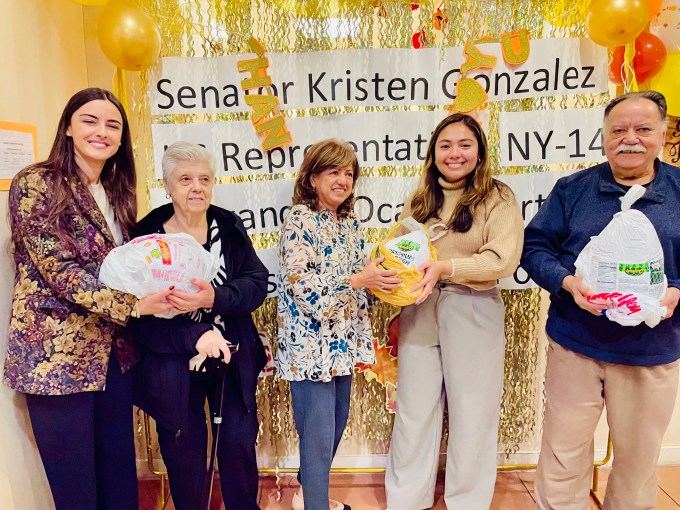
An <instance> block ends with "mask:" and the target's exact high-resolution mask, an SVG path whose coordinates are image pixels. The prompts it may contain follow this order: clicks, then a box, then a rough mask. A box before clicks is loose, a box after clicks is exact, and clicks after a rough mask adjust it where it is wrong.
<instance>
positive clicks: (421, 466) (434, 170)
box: [385, 113, 523, 510]
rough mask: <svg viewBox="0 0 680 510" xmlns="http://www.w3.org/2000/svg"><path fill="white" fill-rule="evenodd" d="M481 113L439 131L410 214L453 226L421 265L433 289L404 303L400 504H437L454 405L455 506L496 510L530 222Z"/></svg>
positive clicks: (396, 485) (397, 451) (395, 507)
mask: <svg viewBox="0 0 680 510" xmlns="http://www.w3.org/2000/svg"><path fill="white" fill-rule="evenodd" d="M487 152H488V151H487V142H486V137H485V135H484V132H483V131H482V129H481V127H480V125H479V124H478V123H477V121H476V120H475V119H473V118H472V117H470V116H468V115H463V114H459V113H456V114H453V115H450V116H449V117H447V118H445V119H444V120H443V121H442V122H440V124H439V125H438V126H437V127H436V129H435V130H434V132H433V134H432V138H431V139H430V142H429V145H428V151H427V157H426V160H425V164H424V166H423V175H422V178H421V180H420V184H419V185H418V188H417V189H416V191H415V193H414V194H413V195H412V196H411V197H410V198H409V200H407V201H406V206H405V208H404V212H403V214H402V216H403V217H406V216H413V217H414V218H415V219H416V220H418V221H420V222H421V223H424V224H426V225H428V226H431V225H434V224H437V223H443V224H445V225H446V227H445V228H446V230H445V233H444V234H443V235H442V236H441V237H440V238H439V239H437V240H436V241H435V242H434V245H435V247H436V248H437V251H438V254H439V259H438V260H436V261H432V262H427V263H425V264H424V265H423V266H421V268H420V269H421V270H423V271H424V272H425V277H424V278H423V280H422V282H420V283H419V284H418V285H417V286H416V287H414V289H415V288H422V294H421V295H420V297H419V298H418V300H417V301H416V303H415V304H414V305H411V306H407V307H405V308H404V309H403V310H402V313H401V323H400V336H399V378H398V381H399V391H398V396H397V414H396V419H395V423H394V430H393V432H392V442H391V445H390V452H389V458H388V464H387V473H386V477H385V486H386V492H387V504H388V507H389V508H390V509H392V510H420V509H423V508H430V507H431V506H432V505H433V504H434V488H435V480H436V475H437V468H438V464H439V450H440V439H441V432H442V418H443V411H444V402H445V401H446V402H448V411H449V439H448V448H447V460H446V483H445V493H444V500H445V503H446V506H447V508H448V510H454V509H461V510H463V509H464V510H482V509H484V510H486V509H488V508H489V505H490V503H491V498H492V496H493V489H494V482H495V478H496V443H497V437H498V414H499V410H500V397H501V391H502V387H503V357H504V341H505V339H504V316H505V308H504V306H503V302H502V301H501V298H500V296H499V293H498V289H497V288H496V283H497V280H498V279H499V278H503V277H506V276H509V275H511V274H512V273H513V271H514V270H515V269H516V267H517V264H518V263H519V257H520V254H521V252H522V240H523V221H522V215H521V212H520V209H519V206H518V204H517V202H516V200H515V197H514V195H513V193H512V191H511V190H510V188H508V187H507V186H506V185H505V184H503V183H501V182H499V181H497V180H495V179H493V178H492V176H491V173H492V171H491V165H490V164H489V162H488V157H487V156H488V154H487Z"/></svg>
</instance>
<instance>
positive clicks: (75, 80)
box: [0, 0, 88, 510]
mask: <svg viewBox="0 0 680 510" xmlns="http://www.w3.org/2000/svg"><path fill="white" fill-rule="evenodd" d="M83 41H84V38H83V9H82V7H81V6H80V5H78V4H76V3H75V2H71V1H70V0H0V48H2V52H1V56H0V60H1V64H2V65H1V68H2V79H1V80H0V120H5V121H13V122H22V123H26V124H35V125H36V126H37V128H38V152H39V154H38V156H39V158H41V159H42V158H45V157H46V156H47V154H48V152H49V149H50V146H51V144H52V140H53V138H54V132H55V129H56V125H57V121H58V119H59V115H60V114H61V111H62V109H63V107H64V105H65V104H66V101H67V100H68V98H69V97H70V96H71V95H72V94H73V93H75V92H77V91H78V90H80V89H82V88H85V87H87V84H88V81H87V67H86V59H85V45H84V42H83ZM8 241H9V225H8V222H7V192H6V191H3V192H0V274H2V275H3V278H2V279H0V361H3V360H4V356H5V348H6V345H7V325H8V323H9V311H10V306H11V292H12V282H13V275H14V266H13V263H12V261H11V259H10V257H9V256H8ZM0 508H2V509H3V510H34V509H35V510H47V509H50V508H53V503H52V497H51V495H50V492H49V487H48V486H47V480H46V478H45V473H44V471H43V468H42V464H41V462H40V458H39V456H38V453H37V450H36V448H35V444H34V442H33V438H32V434H31V427H30V423H29V421H28V416H27V414H26V407H25V402H24V399H23V397H22V396H21V395H19V394H16V393H15V392H13V391H12V390H10V389H9V388H7V387H6V386H4V385H2V384H0Z"/></svg>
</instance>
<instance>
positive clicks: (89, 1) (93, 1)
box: [73, 0, 109, 7]
mask: <svg viewBox="0 0 680 510" xmlns="http://www.w3.org/2000/svg"><path fill="white" fill-rule="evenodd" d="M73 1H74V2H75V3H77V4H80V5H91V6H94V7H103V6H104V5H106V2H108V1H109V0H73Z"/></svg>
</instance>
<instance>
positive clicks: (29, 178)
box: [4, 168, 137, 395]
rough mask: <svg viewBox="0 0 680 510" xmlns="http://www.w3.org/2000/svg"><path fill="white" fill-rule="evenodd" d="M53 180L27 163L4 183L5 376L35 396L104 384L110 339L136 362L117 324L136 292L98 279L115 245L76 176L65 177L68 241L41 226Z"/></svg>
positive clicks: (126, 359) (123, 357)
mask: <svg viewBox="0 0 680 510" xmlns="http://www.w3.org/2000/svg"><path fill="white" fill-rule="evenodd" d="M53 179H54V177H53V176H52V174H51V173H50V172H49V171H46V170H45V169H42V168H27V169H24V170H22V171H21V172H20V173H19V174H18V175H17V176H16V177H15V178H14V179H13V181H12V185H11V187H10V192H9V211H10V221H11V227H12V242H13V244H14V247H13V248H14V260H15V263H16V274H15V279H14V296H13V298H12V315H11V319H10V328H9V342H8V343H9V345H8V350H7V359H6V360H5V374H4V380H5V383H6V384H7V385H9V386H10V387H11V388H14V389H15V390H17V391H20V392H23V393H32V394H37V395H66V394H71V393H78V392H83V391H96V390H103V389H104V385H105V382H106V370H107V366H108V361H109V356H110V355H111V349H112V346H113V349H114V351H115V354H116V357H117V359H118V361H119V363H120V365H121V367H122V368H123V370H127V369H128V368H130V367H131V366H132V365H133V364H134V362H135V361H136V352H135V350H134V347H133V344H132V341H131V340H130V339H129V337H127V336H126V335H125V334H124V331H123V329H122V327H121V326H122V325H124V324H125V323H126V322H127V320H128V318H129V317H130V314H131V313H132V310H133V308H134V306H135V303H136V301H137V299H136V298H135V297H134V296H132V295H131V294H126V293H123V292H119V291H115V290H111V289H109V288H107V287H104V286H103V285H102V284H100V283H99V280H98V275H99V267H100V265H101V263H102V261H103V260H104V257H106V255H107V254H108V253H109V251H111V250H112V249H113V248H114V247H115V246H116V244H115V241H114V239H113V236H112V234H111V231H110V230H109V227H108V225H107V223H106V220H105V219H104V216H103V215H102V213H101V211H100V210H99V207H98V206H97V204H96V202H95V201H94V198H93V197H92V195H91V194H90V192H89V191H88V189H87V187H86V186H85V185H84V184H83V183H82V182H81V181H80V179H76V180H73V181H71V183H70V184H71V191H72V193H73V197H72V204H71V206H70V207H69V208H68V209H67V211H66V214H67V225H68V228H70V229H71V235H72V238H73V242H72V243H71V245H69V244H68V243H66V242H64V241H62V240H60V239H59V238H58V237H57V235H56V234H55V232H54V229H53V228H52V227H51V226H49V225H47V223H46V218H47V213H48V209H47V208H48V197H49V195H50V190H51V189H52V180H53Z"/></svg>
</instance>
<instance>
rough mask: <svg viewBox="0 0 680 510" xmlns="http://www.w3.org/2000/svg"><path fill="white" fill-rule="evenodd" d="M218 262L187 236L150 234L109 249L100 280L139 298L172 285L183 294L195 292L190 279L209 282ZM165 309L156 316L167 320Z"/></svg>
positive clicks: (170, 312) (167, 315)
mask: <svg viewBox="0 0 680 510" xmlns="http://www.w3.org/2000/svg"><path fill="white" fill-rule="evenodd" d="M219 268H220V265H219V261H218V260H217V259H215V258H213V256H212V255H211V254H210V253H209V252H208V251H206V250H205V249H204V248H203V247H202V246H201V245H200V244H199V242H198V241H196V239H194V238H193V237H192V236H190V235H188V234H149V235H147V236H142V237H137V238H135V239H133V240H132V241H130V242H129V243H127V244H124V245H122V246H118V247H117V248H114V249H113V250H111V252H110V253H109V254H108V255H107V256H106V258H105V259H104V262H103V263H102V267H101V269H100V270H99V281H101V282H102V283H103V284H104V285H106V286H107V287H110V288H112V289H116V290H120V291H123V292H127V293H129V294H134V295H135V296H136V297H137V298H139V299H141V298H143V297H145V296H148V295H150V294H154V293H156V292H160V291H161V290H163V289H167V288H168V287H169V286H171V285H174V286H175V288H176V289H177V290H180V291H183V292H198V287H196V286H195V285H194V284H192V283H191V279H192V278H200V279H201V280H206V281H208V282H209V281H211V280H212V279H213V278H214V277H215V276H216V275H217V272H218V271H219ZM178 313H179V312H175V311H172V310H168V311H166V312H164V313H160V314H156V317H162V318H166V319H169V318H171V317H174V316H175V315H177V314H178Z"/></svg>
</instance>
